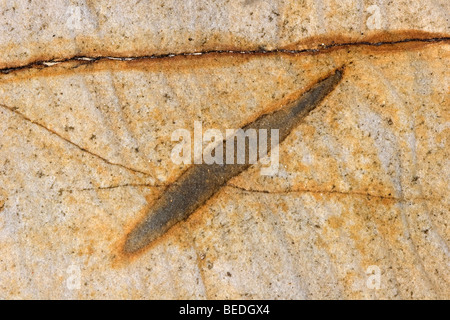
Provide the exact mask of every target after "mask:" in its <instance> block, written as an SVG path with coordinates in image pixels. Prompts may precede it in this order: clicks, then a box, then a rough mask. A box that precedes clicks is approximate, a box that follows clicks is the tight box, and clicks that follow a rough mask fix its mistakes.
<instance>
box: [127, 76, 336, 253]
mask: <svg viewBox="0 0 450 320" xmlns="http://www.w3.org/2000/svg"><path fill="white" fill-rule="evenodd" d="M342 75H343V70H342V69H337V70H335V72H334V73H332V74H331V75H330V76H328V77H327V78H325V79H323V80H321V81H319V82H317V83H316V84H314V85H313V86H312V87H311V88H310V89H309V90H308V91H307V92H305V93H303V94H302V95H301V96H300V97H299V98H298V99H297V100H295V101H293V102H291V103H289V104H287V105H286V106H284V107H282V108H280V109H278V110H275V111H273V112H271V113H267V114H264V115H262V116H260V117H259V118H258V119H256V120H255V121H253V122H251V123H249V124H247V125H246V126H244V127H243V128H242V129H243V130H247V129H256V130H260V129H266V130H267V133H268V135H267V141H268V142H269V141H270V132H271V129H278V130H279V143H281V142H282V141H283V140H284V139H286V137H287V136H288V135H289V134H290V133H291V131H292V130H293V129H294V128H295V127H297V125H298V124H299V123H300V122H301V121H302V120H303V119H304V118H305V116H306V115H307V114H308V113H309V112H310V111H311V110H313V109H314V108H315V107H317V106H318V105H319V104H320V102H321V101H322V100H323V99H324V98H325V97H326V96H327V95H328V94H329V93H330V92H331V91H333V89H334V88H335V87H336V85H337V84H338V83H339V82H340V80H341V79H342ZM223 145H224V152H223V156H224V161H223V163H224V164H215V163H214V164H205V163H202V164H194V165H192V166H191V167H189V168H188V169H187V170H186V171H185V172H184V173H183V174H182V175H181V176H180V177H179V178H178V179H177V181H175V182H174V183H173V184H171V185H170V186H169V187H167V188H166V190H165V191H164V192H163V193H162V194H161V196H160V197H159V198H158V199H157V200H156V201H155V203H154V205H153V206H152V208H151V209H150V210H149V212H148V213H147V215H146V216H145V218H144V219H143V221H141V222H140V223H138V224H137V225H136V227H135V228H134V229H133V230H132V231H131V232H130V233H129V234H128V235H127V238H126V241H125V245H124V248H123V251H124V253H126V254H132V253H135V252H138V251H140V250H142V249H144V248H145V247H146V246H147V245H149V244H150V243H151V242H152V241H153V240H155V239H156V238H158V237H159V236H161V235H162V234H164V233H165V232H166V231H168V230H169V229H170V228H171V227H172V226H173V225H175V224H176V223H178V222H180V221H182V220H184V219H186V218H187V217H189V216H190V215H191V214H192V213H193V212H194V211H195V210H197V209H198V208H199V207H200V206H202V205H203V204H204V203H205V202H206V201H207V200H208V199H209V198H211V197H212V196H213V195H214V194H215V193H217V192H218V191H219V190H220V188H221V187H223V186H224V185H225V184H226V182H227V181H228V180H230V179H231V178H233V177H235V176H236V175H238V174H240V173H241V172H243V171H244V170H246V169H248V167H249V166H250V165H251V164H250V163H249V162H248V158H246V160H245V163H244V164H237V161H236V155H237V152H235V153H234V157H235V161H234V164H226V161H225V160H226V159H225V156H226V150H225V147H226V143H225V141H224V142H223ZM248 145H249V144H247V143H246V146H245V148H246V154H247V155H248V154H249V152H255V150H248ZM267 145H268V149H269V148H270V146H271V144H270V143H268V144H267ZM272 147H273V146H272ZM235 151H236V150H235ZM258 158H259V157H258Z"/></svg>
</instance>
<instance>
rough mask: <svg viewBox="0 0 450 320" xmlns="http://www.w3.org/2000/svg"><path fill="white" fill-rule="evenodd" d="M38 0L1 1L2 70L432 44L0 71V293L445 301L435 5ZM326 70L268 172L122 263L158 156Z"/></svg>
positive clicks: (445, 198)
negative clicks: (331, 84)
mask: <svg viewBox="0 0 450 320" xmlns="http://www.w3.org/2000/svg"><path fill="white" fill-rule="evenodd" d="M42 3H43V2H39V5H38V4H35V3H34V2H33V3H29V2H26V1H18V2H17V3H16V4H13V5H11V4H10V3H9V2H4V3H0V4H1V6H2V7H1V9H0V11H1V12H2V14H3V16H5V18H4V19H2V20H1V25H0V28H3V29H4V31H3V32H1V33H0V50H1V52H2V55H1V58H0V64H1V67H2V68H11V67H15V66H20V65H26V64H29V63H32V62H34V61H36V60H39V59H44V60H48V59H54V58H58V59H63V58H68V57H71V56H74V55H88V56H96V55H97V54H98V55H99V56H105V55H111V56H114V57H121V56H141V55H146V56H151V55H158V54H164V53H180V52H195V51H200V52H201V51H209V50H218V49H220V50H221V49H227V48H231V49H233V50H237V51H243V50H257V49H258V48H260V47H263V48H266V49H280V48H294V49H296V50H297V49H304V48H306V49H312V48H317V47H316V44H315V43H314V41H315V40H311V39H313V38H311V37H316V36H320V37H322V38H320V37H319V38H320V39H328V40H329V42H327V43H326V44H331V43H332V42H333V41H335V43H343V41H344V40H342V39H351V40H352V41H356V42H368V43H371V42H372V41H375V40H373V39H378V40H377V41H379V40H380V39H387V40H389V39H390V40H391V41H396V40H402V39H410V38H411V35H412V36H413V37H419V38H422V39H432V38H433V39H438V38H439V39H440V40H439V41H434V42H426V41H407V42H405V43H398V44H384V45H380V46H373V45H367V44H366V45H362V44H361V43H359V44H358V43H352V44H349V45H346V46H336V47H334V48H331V49H326V48H323V49H318V50H317V51H316V52H312V51H310V50H307V51H305V52H302V53H296V54H294V53H287V52H284V53H282V52H263V53H246V54H244V53H237V52H234V53H217V52H216V53H210V54H203V55H198V56H197V55H193V56H183V55H179V56H174V57H164V58H158V59H151V58H144V59H137V60H132V61H119V60H111V59H102V60H99V61H80V60H73V59H71V60H69V61H65V62H62V63H58V64H55V65H51V66H48V67H45V68H44V67H43V66H42V67H39V66H36V65H31V66H30V67H29V68H24V69H17V70H9V72H8V73H5V74H2V75H0V120H1V121H0V248H1V256H0V298H79V299H86V298H125V299H131V298H139V299H142V298H149V299H156V298H168V299H178V298H184V299H199V298H203V299H204V298H209V299H220V298H225V299H229V298H250V299H256V298H260V299H270V298H276V299H303V298H309V299H324V298H336V299H365V298H378V299H398V298H403V299H411V298H413V299H424V298H433V299H436V298H441V299H448V298H450V268H449V267H450V257H449V250H448V246H449V239H450V226H449V225H448V221H449V218H450V210H449V208H450V199H449V187H450V160H449V159H450V140H449V138H450V103H449V100H448V99H449V85H450V82H449V81H450V79H449V75H448V71H447V70H448V69H449V67H450V66H449V64H450V62H449V61H450V60H449V50H450V45H449V42H448V40H445V39H443V38H444V37H445V34H446V33H447V34H448V31H449V22H448V12H449V11H448V2H446V1H433V2H429V1H419V2H418V1H395V2H393V3H390V4H386V3H385V2H384V1H315V2H313V1H295V2H294V1H292V2H288V1H229V2H226V4H224V5H221V6H218V5H216V4H215V2H214V1H195V2H194V1H192V2H189V1H172V2H167V1H164V2H162V1H161V2H160V3H158V2H157V1H149V2H145V1H141V2H137V3H136V4H129V5H123V4H122V3H119V2H117V3H114V2H112V3H110V2H98V1H86V2H85V1H79V2H76V1H73V2H61V3H60V4H59V5H55V4H53V3H52V4H51V5H50V4H44V5H43V4H42ZM41 5H42V6H44V7H45V10H41V9H40V7H39V6H41ZM69 5H70V6H69ZM68 6H69V7H68ZM369 7H371V8H372V9H370V10H369V9H368V8H369ZM67 8H72V9H70V10H69V12H71V14H72V13H73V12H75V15H77V14H78V13H79V14H81V15H82V16H83V19H82V25H81V28H79V26H77V27H76V28H75V29H73V28H74V25H71V26H70V28H69V27H67V24H66V20H67V19H66V18H62V17H63V16H64V14H65V13H66V10H68V9H67ZM76 8H79V10H80V11H77V10H76ZM80 8H81V9H80ZM368 10H369V11H368ZM377 10H381V11H380V12H381V13H382V14H381V16H382V19H381V20H380V18H379V16H378V15H377V13H375V12H378V11H377ZM72 11H73V12H72ZM76 12H78V13H76ZM374 15H377V16H376V18H375V17H374ZM75 22H76V21H75ZM75 22H74V21H72V22H71V23H75ZM355 23H356V24H355ZM75 25H77V24H76V23H75ZM374 25H375V27H373V26H374ZM27 26H28V27H27ZM64 26H65V27H67V28H69V29H71V28H72V29H71V30H69V29H66V28H65V27H64ZM372 27H373V28H372ZM369 29H370V30H369ZM386 31H389V32H386ZM406 31H407V32H406ZM423 32H432V33H423ZM437 34H439V37H437V36H436V35H437ZM447 37H448V36H447ZM190 38H191V39H192V40H189V39H190ZM319 38H318V39H319ZM311 41H312V42H311ZM345 41H347V40H345ZM373 43H375V42H373ZM326 44H325V46H326ZM343 65H345V66H346V67H345V73H344V78H343V80H342V82H341V83H340V84H339V85H338V86H337V88H336V89H335V90H334V91H333V92H332V93H331V94H330V95H329V96H328V97H327V98H326V99H325V100H324V101H323V103H321V105H320V106H319V107H318V108H317V109H316V110H314V111H313V112H312V113H311V114H310V115H309V116H308V117H307V118H306V119H305V121H304V123H303V124H301V125H300V126H299V127H298V128H296V129H295V130H294V132H292V134H291V135H290V136H289V137H288V138H287V140H285V141H284V142H283V144H282V145H281V146H280V170H279V172H278V173H277V174H276V175H274V176H272V177H268V176H262V175H260V169H261V166H260V165H259V164H257V165H255V166H253V167H252V168H251V169H250V170H248V171H247V172H244V173H243V174H241V175H240V176H238V177H236V178H234V179H233V180H231V181H229V182H228V184H227V186H225V187H224V188H223V189H222V190H221V191H220V192H219V193H218V194H216V196H214V197H213V198H212V199H210V200H209V201H208V203H207V204H206V205H205V206H203V207H202V208H201V209H200V210H198V211H197V212H195V213H194V214H193V215H192V216H191V217H190V218H189V219H188V220H187V221H185V222H183V223H180V224H178V225H176V226H175V227H174V228H172V229H171V230H170V231H169V232H168V233H167V234H165V235H164V236H163V237H161V238H160V239H158V240H157V241H156V242H155V243H154V244H153V245H151V246H150V247H149V248H148V249H147V250H146V251H145V252H142V253H140V254H138V255H136V256H133V257H129V256H124V255H123V254H122V251H121V248H122V245H123V242H124V237H125V235H126V234H127V232H129V231H130V230H131V228H133V226H134V225H135V224H136V222H137V221H139V220H140V219H141V218H142V216H143V215H144V214H145V213H146V211H147V210H148V208H149V207H150V206H151V205H152V202H153V201H154V200H155V199H156V198H157V197H158V195H159V194H160V193H161V192H162V191H163V190H164V187H165V186H166V185H167V184H169V183H171V182H172V181H174V180H175V179H176V178H177V177H178V176H179V175H180V174H181V173H182V172H183V171H184V170H185V169H186V166H183V165H176V164H174V163H173V162H172V161H171V159H170V153H171V150H172V149H173V147H174V146H175V144H176V143H177V142H173V141H171V134H172V132H173V131H174V130H176V129H180V128H185V129H188V130H190V131H192V132H193V125H194V121H202V124H203V128H204V130H206V129H208V128H217V129H221V130H225V129H227V128H239V127H241V126H242V125H243V124H245V123H247V122H248V121H249V120H250V119H254V118H255V117H256V116H257V115H259V114H261V113H263V112H265V111H266V110H268V109H270V108H273V107H274V106H279V105H280V104H282V103H283V101H285V99H287V97H289V96H292V95H295V94H300V93H301V92H303V91H304V90H306V89H307V88H308V87H309V86H310V85H311V84H313V83H315V82H316V81H317V80H318V79H320V78H322V77H324V76H325V75H327V74H329V73H330V72H332V71H333V70H334V69H335V68H337V67H341V66H343ZM4 71H6V70H4ZM378 271H379V273H380V274H379V278H378V279H379V280H380V281H379V284H380V286H379V288H375V287H376V281H375V282H373V281H372V280H374V279H375V278H374V277H373V276H374V275H373V274H372V273H373V272H375V276H377V272H378ZM374 284H375V287H374Z"/></svg>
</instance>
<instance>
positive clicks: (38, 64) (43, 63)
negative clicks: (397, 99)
mask: <svg viewBox="0 0 450 320" xmlns="http://www.w3.org/2000/svg"><path fill="white" fill-rule="evenodd" d="M449 40H450V37H439V38H425V39H422V38H407V39H401V40H397V41H380V42H370V41H360V42H343V43H331V44H322V45H321V46H319V47H317V48H307V49H301V50H288V49H274V50H250V51H245V50H244V51H239V50H209V51H203V52H184V53H176V54H172V53H167V54H160V55H143V56H134V57H112V56H97V57H87V56H79V55H77V56H73V57H69V58H64V59H52V60H38V61H34V62H31V63H28V64H25V65H21V66H12V67H7V68H2V69H0V73H3V74H8V73H11V72H14V71H19V70H23V69H31V68H48V67H52V66H54V65H57V64H59V63H63V62H73V61H79V62H83V63H85V64H89V63H94V62H97V61H101V60H117V61H134V60H147V59H165V58H173V57H179V56H202V55H208V54H240V55H252V54H276V53H284V54H292V55H295V54H300V53H311V54H316V53H319V52H323V51H327V50H330V49H335V48H345V47H354V46H371V47H380V46H388V45H396V44H402V43H413V42H417V43H436V42H445V41H449Z"/></svg>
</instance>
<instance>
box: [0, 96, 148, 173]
mask: <svg viewBox="0 0 450 320" xmlns="http://www.w3.org/2000/svg"><path fill="white" fill-rule="evenodd" d="M0 107H2V108H4V109H6V110H9V111H11V112H12V113H14V114H15V115H17V116H19V117H20V118H22V119H23V120H25V121H27V122H30V123H32V124H34V125H35V126H38V127H40V128H42V129H44V130H45V131H47V132H49V133H50V134H52V135H53V136H56V137H58V138H59V139H61V140H63V141H65V142H67V143H68V144H70V145H72V146H74V147H76V148H77V149H79V150H80V151H82V152H84V153H88V154H90V155H91V156H93V157H95V158H97V159H100V160H102V161H103V162H105V163H107V164H109V165H111V166H116V167H120V168H123V169H126V170H129V171H132V172H134V173H137V174H142V175H145V176H151V175H150V174H149V173H147V172H144V171H141V170H138V169H134V168H130V167H127V166H125V165H123V164H120V163H115V162H112V161H110V160H108V159H106V158H104V157H102V156H101V155H99V154H97V153H94V152H92V151H90V150H88V149H86V148H83V147H82V146H80V145H78V144H76V143H75V142H73V141H70V140H69V139H67V138H65V137H63V136H62V135H60V134H59V133H58V132H56V131H54V130H52V129H50V128H47V127H46V126H44V125H43V124H41V123H39V122H36V121H34V120H32V119H30V118H28V117H27V116H26V115H24V114H23V113H21V112H19V111H18V110H17V108H13V107H9V106H6V105H4V104H0Z"/></svg>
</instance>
